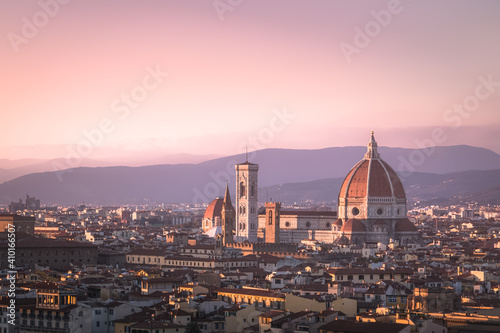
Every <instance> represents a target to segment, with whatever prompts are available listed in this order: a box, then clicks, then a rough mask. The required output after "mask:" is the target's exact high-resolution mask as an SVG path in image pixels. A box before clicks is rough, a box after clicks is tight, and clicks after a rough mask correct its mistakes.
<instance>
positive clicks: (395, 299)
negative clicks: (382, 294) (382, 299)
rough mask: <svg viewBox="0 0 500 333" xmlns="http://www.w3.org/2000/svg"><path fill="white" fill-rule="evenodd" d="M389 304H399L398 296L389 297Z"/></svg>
mask: <svg viewBox="0 0 500 333" xmlns="http://www.w3.org/2000/svg"><path fill="white" fill-rule="evenodd" d="M387 302H388V303H397V302H398V298H397V297H396V296H387Z"/></svg>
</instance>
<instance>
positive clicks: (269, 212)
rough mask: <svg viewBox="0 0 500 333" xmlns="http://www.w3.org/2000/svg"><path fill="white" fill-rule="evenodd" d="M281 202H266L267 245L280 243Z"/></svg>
mask: <svg viewBox="0 0 500 333" xmlns="http://www.w3.org/2000/svg"><path fill="white" fill-rule="evenodd" d="M280 210H281V203H280V202H266V243H273V244H279V243H280Z"/></svg>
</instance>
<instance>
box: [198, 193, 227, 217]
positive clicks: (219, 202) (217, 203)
mask: <svg viewBox="0 0 500 333" xmlns="http://www.w3.org/2000/svg"><path fill="white" fill-rule="evenodd" d="M223 204H224V199H222V198H217V199H215V200H214V201H212V202H211V203H210V204H209V205H208V207H207V209H206V210H205V215H204V216H203V218H204V219H214V218H215V217H221V212H222V206H223Z"/></svg>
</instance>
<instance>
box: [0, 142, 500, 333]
mask: <svg viewBox="0 0 500 333" xmlns="http://www.w3.org/2000/svg"><path fill="white" fill-rule="evenodd" d="M258 169H259V168H258V165H256V164H252V163H249V162H248V161H245V162H244V163H241V164H237V165H236V166H235V170H236V176H237V180H238V181H237V189H236V195H235V197H233V199H232V198H231V193H230V192H231V191H230V190H229V188H228V187H227V186H226V189H225V192H224V193H223V195H222V196H221V197H217V198H215V199H214V200H213V201H212V202H210V203H207V204H162V205H151V206H144V205H143V206H116V207H102V206H98V207H97V206H90V205H88V206H86V205H84V204H82V205H80V206H78V207H45V206H42V205H41V204H40V200H39V199H36V198H33V197H30V196H29V195H27V197H26V200H25V202H23V201H22V200H20V201H19V202H13V203H12V204H11V205H10V206H9V210H10V211H9V212H7V211H4V212H3V213H2V214H1V215H0V230H2V231H4V232H2V233H1V237H2V238H1V239H0V258H1V262H0V269H2V271H1V277H2V280H1V283H2V285H1V297H0V302H1V303H0V306H1V310H0V311H1V312H2V321H1V322H0V332H1V333H11V332H95V333H109V332H116V333H124V332H127V333H139V332H141V333H142V332H148V333H164V332H204V333H209V332H259V333H263V332H275V333H280V332H282V333H285V332H318V333H327V332H421V333H424V332H425V333H427V332H429V333H431V332H445V333H446V332H473V331H476V332H498V331H499V330H500V297H499V294H500V237H499V232H500V207H498V206H482V205H480V204H479V203H469V204H467V205H463V206H449V207H438V206H430V207H418V204H417V205H415V206H414V207H412V208H411V209H407V207H406V197H405V192H404V189H403V188H402V185H401V183H400V181H399V178H398V176H397V174H396V173H394V171H393V170H392V169H391V168H390V166H388V165H387V163H385V162H384V161H383V160H382V159H381V158H380V155H379V153H378V150H377V143H376V142H375V139H374V137H373V134H372V138H371V140H370V143H369V144H368V148H367V153H366V155H365V157H364V158H363V159H362V160H361V161H360V162H359V163H358V164H356V165H355V166H354V167H353V168H352V169H351V171H350V172H349V173H348V175H347V176H346V178H345V180H344V184H343V185H342V188H341V191H340V194H339V198H338V206H337V207H336V210H335V208H333V207H326V206H322V205H315V204H313V203H302V204H301V203H297V204H295V205H292V206H289V207H287V206H285V205H282V204H281V203H279V202H272V201H269V202H266V203H265V204H264V205H259V204H258V203H257V189H258V178H257V173H258ZM221 194H222V193H221ZM234 198H235V199H234ZM233 202H235V205H234V206H233V204H232V203H233ZM235 207H237V209H235ZM13 238H15V241H14V240H13ZM13 244H14V245H13ZM14 295H15V297H14Z"/></svg>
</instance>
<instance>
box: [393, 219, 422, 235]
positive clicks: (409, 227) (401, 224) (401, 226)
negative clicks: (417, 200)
mask: <svg viewBox="0 0 500 333" xmlns="http://www.w3.org/2000/svg"><path fill="white" fill-rule="evenodd" d="M398 231H399V232H405V231H407V232H409V231H417V227H415V225H414V224H413V223H412V222H411V221H410V220H408V219H401V220H399V221H398V222H396V232H398Z"/></svg>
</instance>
